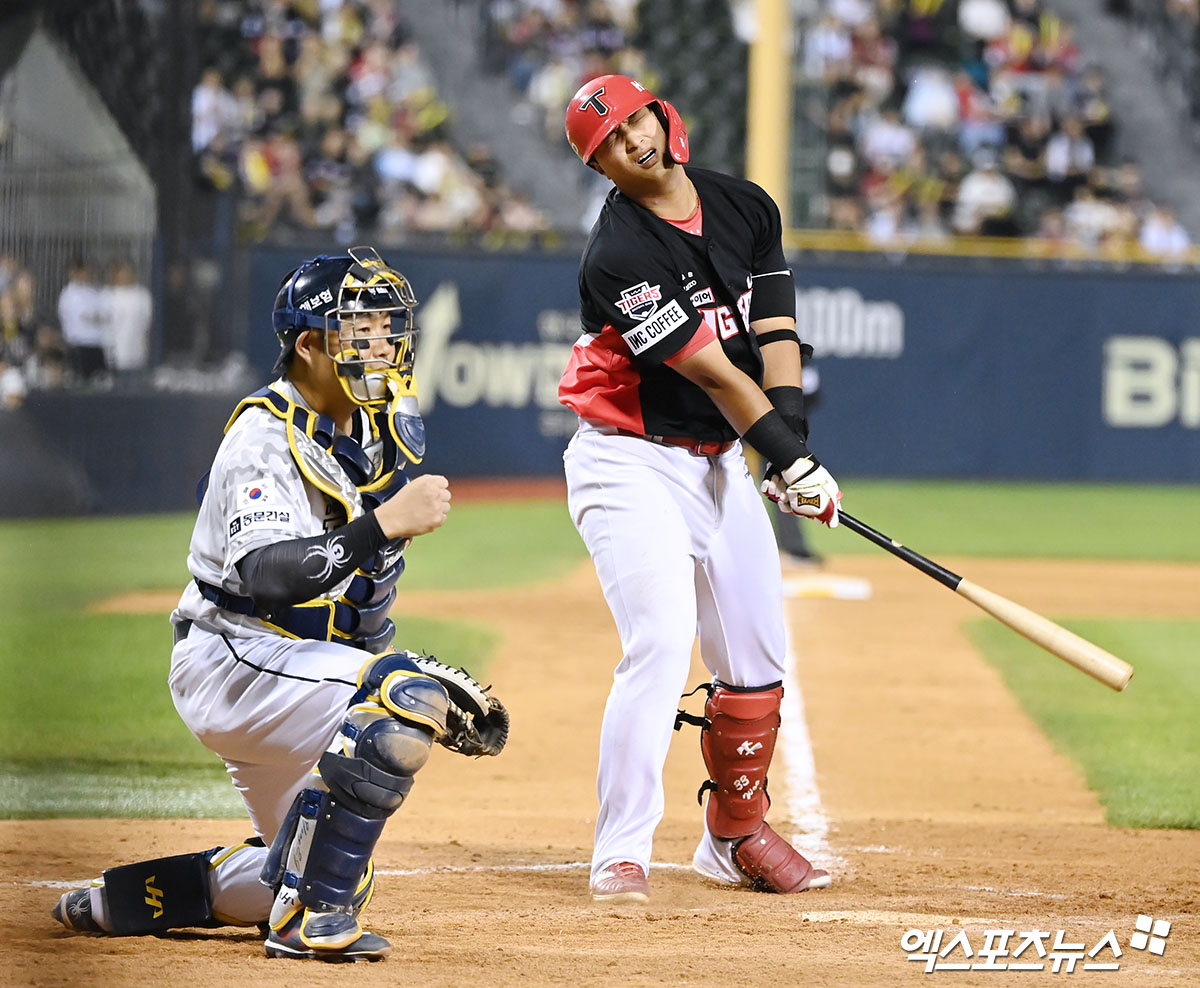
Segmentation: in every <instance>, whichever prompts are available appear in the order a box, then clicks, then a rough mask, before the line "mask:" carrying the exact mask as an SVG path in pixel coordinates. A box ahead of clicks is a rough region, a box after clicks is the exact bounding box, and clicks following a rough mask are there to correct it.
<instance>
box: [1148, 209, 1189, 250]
mask: <svg viewBox="0 0 1200 988" xmlns="http://www.w3.org/2000/svg"><path fill="white" fill-rule="evenodd" d="M1138 241H1139V243H1140V244H1141V246H1142V249H1143V250H1145V251H1146V252H1147V253H1149V254H1153V255H1155V256H1156V257H1162V258H1168V259H1176V258H1179V257H1181V256H1183V255H1184V254H1185V253H1187V250H1188V248H1189V247H1191V245H1192V241H1191V238H1190V237H1189V236H1188V232H1187V230H1185V229H1184V228H1183V226H1182V225H1181V224H1180V223H1179V221H1178V220H1177V219H1176V218H1175V213H1174V212H1173V211H1172V210H1171V208H1170V207H1169V206H1159V207H1158V208H1157V209H1156V210H1154V212H1153V213H1151V214H1150V215H1149V216H1148V217H1146V220H1145V222H1144V223H1143V224H1142V230H1141V234H1140V236H1139V238H1138Z"/></svg>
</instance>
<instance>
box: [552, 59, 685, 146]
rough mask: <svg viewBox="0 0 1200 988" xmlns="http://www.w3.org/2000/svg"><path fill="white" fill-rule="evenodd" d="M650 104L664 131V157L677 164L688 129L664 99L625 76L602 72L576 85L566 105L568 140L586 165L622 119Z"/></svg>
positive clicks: (676, 111) (677, 113) (677, 112)
mask: <svg viewBox="0 0 1200 988" xmlns="http://www.w3.org/2000/svg"><path fill="white" fill-rule="evenodd" d="M643 106H648V107H650V109H651V110H653V111H654V113H655V115H656V116H657V117H658V119H659V122H660V123H661V124H662V125H663V130H665V131H666V132H667V156H668V157H670V158H671V160H672V161H675V162H676V163H678V164H681V165H682V164H686V163H687V160H688V139H687V131H686V130H685V129H684V126H683V120H682V119H681V118H680V116H679V111H678V110H676V109H675V107H673V106H672V105H671V104H670V103H668V102H667V101H666V100H664V99H658V98H657V97H656V96H655V95H654V94H653V93H651V92H650V91H649V90H648V89H646V87H645V86H643V85H642V84H641V83H640V82H638V81H637V80H636V79H630V78H629V76H626V75H602V76H598V77H597V78H595V79H592V80H591V81H590V82H587V83H584V84H583V85H582V86H580V87H579V92H577V93H576V94H575V95H574V96H573V97H571V102H570V103H568V104H567V120H566V128H567V140H568V141H570V143H571V150H573V151H574V152H575V153H576V154H577V155H579V157H580V159H581V160H582V161H583V162H584V163H585V164H586V163H587V162H589V161H591V160H592V155H593V154H595V153H596V148H598V147H599V146H600V143H601V142H602V141H603V140H604V138H606V137H607V136H608V135H609V134H611V133H612V132H613V131H614V130H616V129H617V127H618V126H620V124H621V122H622V121H623V120H625V119H626V118H627V117H629V116H630V115H631V114H633V113H634V112H635V111H637V110H640V109H641V108H642V107H643Z"/></svg>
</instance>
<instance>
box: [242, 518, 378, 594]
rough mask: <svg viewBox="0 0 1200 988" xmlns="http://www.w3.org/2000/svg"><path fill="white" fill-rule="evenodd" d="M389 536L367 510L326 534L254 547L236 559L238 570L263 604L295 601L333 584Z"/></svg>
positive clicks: (333, 585)
mask: <svg viewBox="0 0 1200 988" xmlns="http://www.w3.org/2000/svg"><path fill="white" fill-rule="evenodd" d="M387 541H388V540H387V536H386V535H384V534H383V529H382V528H380V527H379V522H378V521H376V520H375V512H373V511H369V512H367V513H366V514H365V515H363V516H362V517H361V518H356V519H355V520H354V521H352V522H350V524H349V525H343V526H342V527H341V528H336V529H334V530H333V531H332V532H328V533H327V534H325V535H314V536H313V537H312V538H308V539H289V540H288V541H286V542H276V543H274V544H273V545H265V546H263V547H262V548H260V549H254V550H253V551H251V552H248V553H246V555H245V556H243V557H242V558H241V559H239V560H238V562H237V571H238V574H239V575H240V576H241V578H242V583H244V584H245V586H246V591H247V593H249V595H250V596H251V597H253V598H254V601H255V603H257V604H259V605H260V606H261V607H265V608H267V609H271V608H274V607H279V606H281V605H284V604H299V603H301V602H302V601H305V600H312V599H313V598H314V597H318V596H320V595H321V594H323V593H325V591H327V590H329V589H331V588H332V587H335V586H337V585H338V584H339V583H340V582H341V581H342V580H344V579H345V578H346V577H347V576H348V575H349V574H350V573H352V572H354V570H356V569H357V568H358V567H359V566H360V565H362V564H363V563H364V562H366V561H367V560H368V559H370V558H371V556H373V555H374V554H375V553H376V552H378V551H379V550H380V549H382V548H383V547H384V546H385V545H387Z"/></svg>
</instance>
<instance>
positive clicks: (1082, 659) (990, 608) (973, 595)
mask: <svg viewBox="0 0 1200 988" xmlns="http://www.w3.org/2000/svg"><path fill="white" fill-rule="evenodd" d="M838 519H839V521H840V523H841V524H843V525H845V526H846V527H847V528H848V529H850V531H852V532H854V533H855V534H857V535H861V536H862V537H863V538H864V539H867V540H868V541H870V542H874V543H875V544H876V545H877V546H880V547H881V548H883V549H886V550H887V551H888V552H890V553H891V554H892V555H893V556H897V557H899V558H900V559H903V560H904V561H905V562H906V563H908V564H909V565H910V566H915V567H916V568H917V569H919V570H920V571H921V572H922V573H924V574H925V575H926V576H931V577H933V578H934V579H935V580H937V581H938V583H941V584H942V585H943V586H946V587H949V588H950V589H951V590H953V591H954V592H955V593H957V594H961V595H962V596H963V597H966V598H967V600H969V601H970V602H971V603H972V604H974V605H975V606H976V607H979V608H980V609H982V610H984V611H986V612H987V613H988V614H990V615H991V616H992V617H994V618H995V619H996V620H997V621H1000V622H1002V623H1004V624H1007V625H1008V626H1009V627H1010V628H1012V629H1013V631H1015V632H1017V633H1018V634H1021V635H1024V636H1025V637H1026V638H1028V639H1029V640H1030V641H1031V642H1033V643H1034V644H1035V645H1040V646H1041V647H1042V648H1044V649H1045V650H1046V651H1047V652H1049V653H1050V654H1051V655H1055V656H1057V657H1058V658H1060V659H1062V660H1063V661H1064V662H1069V663H1070V664H1071V665H1073V666H1074V667H1075V668H1076V669H1078V670H1079V671H1080V672H1086V673H1087V674H1088V675H1089V676H1091V677H1092V678H1093V679H1098V680H1099V681H1100V682H1102V683H1103V684H1104V685H1105V686H1108V687H1111V688H1112V689H1114V690H1117V691H1118V692H1120V691H1121V690H1123V689H1125V687H1126V686H1127V685H1128V684H1129V678H1130V677H1131V676H1132V675H1133V666H1131V665H1130V664H1129V663H1128V662H1126V661H1124V660H1123V659H1118V658H1117V657H1116V656H1115V655H1113V654H1112V653H1111V652H1106V651H1105V650H1104V649H1102V648H1101V647H1100V646H1099V645H1096V644H1094V643H1092V642H1090V641H1088V640H1087V639H1086V638H1080V637H1079V635H1077V634H1074V633H1073V632H1070V631H1068V630H1067V629H1066V628H1064V627H1063V626H1062V625H1061V624H1055V623H1054V622H1053V621H1051V620H1050V619H1049V618H1044V617H1042V615H1040V614H1037V613H1035V612H1034V611H1031V610H1030V609H1029V608H1028V607H1022V606H1021V605H1020V604H1018V603H1015V602H1014V601H1011V600H1009V599H1008V598H1007V597H1002V596H1001V595H1000V594H998V593H994V592H993V591H991V590H988V589H986V588H984V587H981V586H979V585H978V584H975V583H972V582H971V581H970V580H968V579H966V578H964V577H961V576H959V575H958V574H957V573H952V572H951V571H950V570H948V569H946V567H945V566H940V565H938V564H937V563H935V562H934V561H933V560H932V559H926V558H925V557H924V556H922V555H921V554H920V553H919V552H914V551H913V550H912V549H909V548H908V547H907V546H903V545H901V544H900V543H899V542H897V541H896V540H895V539H892V538H889V537H888V536H886V535H884V534H883V533H882V532H877V531H876V530H875V529H873V528H872V527H871V526H870V525H867V524H865V523H864V522H861V521H859V520H858V519H857V518H855V517H854V516H853V515H848V514H846V512H845V511H841V510H839V511H838Z"/></svg>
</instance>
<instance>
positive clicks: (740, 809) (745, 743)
mask: <svg viewBox="0 0 1200 988" xmlns="http://www.w3.org/2000/svg"><path fill="white" fill-rule="evenodd" d="M782 698H783V686H782V685H781V684H779V683H773V684H771V685H769V686H765V687H758V688H755V689H753V690H747V689H736V688H734V687H730V686H726V685H724V684H723V683H716V684H715V686H714V688H713V689H712V691H711V692H710V694H709V698H708V702H707V703H706V704H705V705H704V718H705V724H704V726H703V727H702V728H701V731H700V751H701V753H702V754H703V755H704V764H705V766H706V767H707V768H708V776H709V781H708V782H706V783H705V784H704V785H703V786H701V790H700V791H701V793H703V792H704V791H705V790H706V789H707V790H709V791H710V795H709V798H708V807H707V809H706V810H705V813H706V818H707V822H708V829H709V831H711V833H712V834H713V835H714V836H715V837H723V838H725V839H726V840H729V839H732V838H737V837H749V836H750V835H751V834H754V833H756V832H757V831H758V829H759V827H760V826H761V825H762V822H763V818H764V817H765V816H766V815H767V807H768V806H770V800H769V799H768V798H767V767H768V766H769V765H770V764H771V756H772V754H773V753H774V751H775V739H776V737H777V736H778V733H779V704H780V701H781V699H782Z"/></svg>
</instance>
